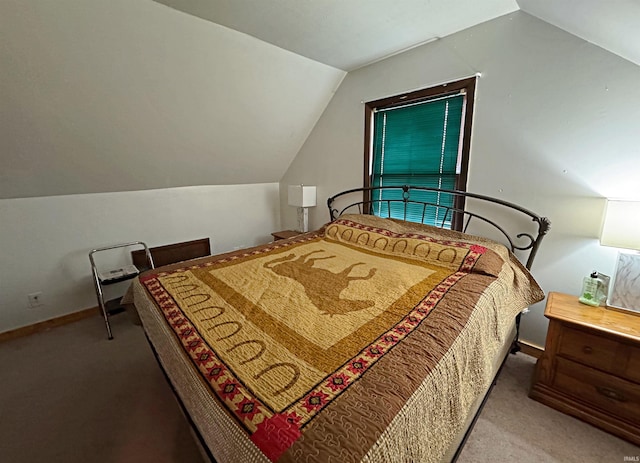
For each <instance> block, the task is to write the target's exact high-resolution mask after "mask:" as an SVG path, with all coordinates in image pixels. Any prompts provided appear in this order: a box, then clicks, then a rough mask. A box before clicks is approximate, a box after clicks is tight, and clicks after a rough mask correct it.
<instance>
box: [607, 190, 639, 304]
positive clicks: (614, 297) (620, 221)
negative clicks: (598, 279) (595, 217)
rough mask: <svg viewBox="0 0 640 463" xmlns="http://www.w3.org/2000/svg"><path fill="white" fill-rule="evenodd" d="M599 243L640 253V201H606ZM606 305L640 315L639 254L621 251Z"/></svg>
mask: <svg viewBox="0 0 640 463" xmlns="http://www.w3.org/2000/svg"><path fill="white" fill-rule="evenodd" d="M600 244H601V245H603V246H611V247H615V248H622V249H631V250H635V251H638V250H640V201H623V200H607V206H606V208H605V215H604V222H603V225H602V232H601V233H600ZM607 305H609V306H611V307H614V308H619V309H626V310H631V311H633V312H637V313H638V314H640V253H637V252H632V253H625V252H618V262H617V264H616V271H615V276H614V281H613V287H612V291H611V294H610V296H609V300H608V301H607Z"/></svg>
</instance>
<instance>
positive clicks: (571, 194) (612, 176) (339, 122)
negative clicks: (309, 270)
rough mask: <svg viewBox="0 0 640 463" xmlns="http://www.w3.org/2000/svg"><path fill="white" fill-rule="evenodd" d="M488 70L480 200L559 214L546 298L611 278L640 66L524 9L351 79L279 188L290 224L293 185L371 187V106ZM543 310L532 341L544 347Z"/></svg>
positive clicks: (629, 192) (548, 245)
mask: <svg viewBox="0 0 640 463" xmlns="http://www.w3.org/2000/svg"><path fill="white" fill-rule="evenodd" d="M477 72H481V73H482V77H481V78H480V79H479V81H478V87H477V94H476V106H475V118H474V125H473V135H472V146H471V160H470V175H469V185H468V189H469V191H473V192H477V193H483V194H488V195H493V196H497V197H500V198H503V199H506V200H508V201H512V202H516V203H520V204H522V205H523V206H525V207H527V208H530V209H532V210H534V211H536V212H538V213H540V214H542V215H547V216H548V217H550V219H551V222H552V228H551V232H550V233H549V235H548V236H547V237H546V238H545V241H544V242H543V245H542V248H541V250H540V252H539V254H538V257H537V260H536V262H535V264H534V267H533V274H534V276H535V277H536V279H537V280H538V281H539V283H540V284H541V286H542V287H543V289H544V290H545V291H547V292H549V291H564V292H568V293H572V294H578V293H579V291H580V285H581V280H582V277H583V276H585V275H587V274H588V273H589V272H590V271H591V270H593V269H597V270H598V271H601V272H603V273H607V274H611V273H612V272H613V268H614V265H615V262H614V261H615V250H613V249H609V248H604V247H600V246H599V244H598V241H597V236H598V233H599V227H600V221H601V218H602V211H603V206H604V199H603V198H604V197H627V198H636V199H640V184H638V181H637V179H638V178H640V162H639V161H638V160H639V159H640V143H639V142H640V139H639V138H638V121H639V120H640V87H639V86H638V85H637V83H638V82H640V68H639V67H638V66H636V65H634V64H632V63H630V62H628V61H625V60H624V59H622V58H620V57H618V56H616V55H614V54H612V53H609V52H607V51H605V50H603V49H601V48H599V47H597V46H595V45H592V44H590V43H587V42H585V41H583V40H581V39H579V38H577V37H575V36H572V35H570V34H568V33H566V32H564V31H562V30H560V29H558V28H556V27H554V26H551V25H549V24H547V23H544V22H543V21H540V20H538V19H536V18H534V17H532V16H529V15H527V14H526V13H523V12H516V13H513V14H510V15H506V16H503V17H501V18H498V19H495V20H493V21H489V22H486V23H483V24H481V25H478V26H476V27H473V28H470V29H467V30H464V31H462V32H459V33H457V34H454V35H452V36H449V37H445V38H443V39H440V40H438V41H437V42H434V43H431V44H427V45H425V46H422V47H420V48H416V49H414V50H411V51H408V52H406V53H403V54H401V55H398V56H395V57H392V58H389V59H387V60H384V61H382V62H379V63H376V64H374V65H371V66H368V67H366V68H363V69H360V70H358V71H355V72H352V73H349V74H348V75H347V77H346V78H345V79H344V81H343V83H342V85H341V86H340V88H339V89H338V91H337V92H336V94H335V96H334V98H333V100H332V101H331V102H330V104H329V105H328V106H327V108H326V110H325V112H324V114H323V115H322V117H321V118H320V120H319V121H318V123H317V124H316V127H315V128H314V130H313V132H312V133H311V135H310V136H309V138H308V139H307V141H306V142H305V144H304V146H303V147H302V149H301V150H300V152H299V153H298V155H297V157H296V158H295V159H294V161H293V162H292V164H291V166H290V167H289V170H288V171H287V173H286V174H285V175H284V177H283V178H282V180H281V182H280V192H281V198H280V205H281V211H282V225H283V227H287V228H289V227H295V224H296V218H295V210H294V208H290V207H288V206H287V204H286V186H287V185H288V184H296V183H305V184H309V185H317V186H318V204H319V206H318V207H315V208H313V209H312V210H311V213H310V222H311V224H310V225H311V226H313V227H317V226H319V225H321V224H323V223H325V222H326V221H327V220H328V218H329V216H328V212H327V209H326V207H325V206H324V201H325V200H326V198H327V197H328V196H330V195H332V194H334V193H336V192H339V191H341V190H344V189H348V188H354V187H358V186H361V185H362V177H363V142H364V140H363V139H364V136H363V126H364V105H363V102H365V101H371V100H375V99H379V98H382V97H385V96H390V95H395V94H398V93H402V92H406V91H409V90H414V89H418V88H424V87H429V86H433V85H436V84H439V83H442V82H447V81H451V80H457V79H460V78H464V77H468V76H471V75H474V74H475V73H477ZM543 310H544V304H543V303H542V304H537V305H535V306H534V307H533V308H532V311H531V313H530V314H529V315H528V316H526V317H524V319H523V320H524V321H523V325H522V337H523V339H525V340H527V341H529V342H532V343H534V344H538V345H543V344H544V340H545V335H546V327H547V321H546V319H545V318H544V316H543Z"/></svg>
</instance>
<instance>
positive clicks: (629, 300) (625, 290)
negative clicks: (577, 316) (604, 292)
mask: <svg viewBox="0 0 640 463" xmlns="http://www.w3.org/2000/svg"><path fill="white" fill-rule="evenodd" d="M607 305H608V306H609V307H613V308H615V309H623V310H628V311H631V312H635V313H636V314H638V315H640V254H637V253H636V254H633V253H623V252H619V253H618V263H617V264H616V273H615V275H614V276H613V284H612V286H611V293H610V295H609V300H608V301H607Z"/></svg>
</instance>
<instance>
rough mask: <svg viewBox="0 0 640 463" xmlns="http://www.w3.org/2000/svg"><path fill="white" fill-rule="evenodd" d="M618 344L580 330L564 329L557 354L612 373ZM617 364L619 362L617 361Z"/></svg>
mask: <svg viewBox="0 0 640 463" xmlns="http://www.w3.org/2000/svg"><path fill="white" fill-rule="evenodd" d="M618 347H620V343H618V342H616V341H613V340H611V339H607V338H603V337H600V336H595V335H593V334H589V333H586V332H584V331H580V330H574V329H572V328H567V327H565V328H564V329H563V331H562V336H561V339H560V345H559V346H558V354H559V355H562V356H563V357H568V358H570V359H572V360H575V361H576V362H580V363H584V364H585V365H589V366H591V367H594V368H598V369H599V370H603V371H607V372H610V373H613V368H614V367H615V366H616V353H617V351H618ZM617 362H618V363H619V362H620V360H618V361H617Z"/></svg>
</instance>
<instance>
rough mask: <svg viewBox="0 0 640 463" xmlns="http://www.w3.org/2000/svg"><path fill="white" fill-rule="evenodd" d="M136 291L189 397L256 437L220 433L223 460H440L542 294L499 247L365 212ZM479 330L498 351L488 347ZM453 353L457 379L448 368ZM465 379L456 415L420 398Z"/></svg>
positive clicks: (237, 431) (154, 278) (142, 282)
mask: <svg viewBox="0 0 640 463" xmlns="http://www.w3.org/2000/svg"><path fill="white" fill-rule="evenodd" d="M138 285H139V287H138V289H137V291H136V293H135V294H136V306H137V307H138V310H139V311H140V312H141V318H142V320H143V323H144V324H145V327H146V326H147V323H145V318H146V319H147V320H148V319H149V315H145V314H144V312H145V310H153V311H154V312H155V314H156V317H155V320H156V321H158V320H159V321H161V322H162V323H163V324H164V328H163V329H164V332H165V333H166V334H167V336H168V337H169V338H170V339H169V340H163V341H159V340H158V341H157V342H169V343H171V346H172V347H171V349H172V350H173V352H174V355H173V357H176V358H177V357H182V360H183V363H184V365H182V367H181V368H188V369H189V371H190V372H191V376H193V377H194V378H197V380H196V382H197V383H198V387H199V391H198V393H197V395H198V396H207V400H206V401H203V403H202V404H200V403H198V401H199V399H198V398H197V397H195V396H194V397H190V398H188V399H187V400H186V402H193V404H192V405H191V406H193V407H200V406H203V405H204V402H206V403H208V405H207V406H209V407H210V406H214V407H217V408H218V409H219V410H217V411H216V413H217V414H218V416H219V417H221V416H224V418H223V419H220V418H217V419H216V418H213V417H209V418H206V419H213V420H216V421H218V423H214V424H212V423H209V425H211V426H213V427H214V428H216V430H217V431H216V433H219V434H220V436H223V435H226V436H230V435H233V436H234V438H233V439H236V440H239V441H242V442H241V443H236V444H234V443H229V442H228V439H227V438H226V437H225V438H224V439H221V438H214V439H213V440H220V441H224V442H223V443H222V444H220V445H221V447H224V449H219V450H218V449H216V448H215V447H216V444H215V443H214V444H213V445H212V446H211V450H212V453H213V455H214V456H215V457H216V459H218V460H219V461H225V460H226V459H227V458H226V456H225V455H227V454H228V455H229V456H230V457H231V458H230V459H229V461H237V460H234V458H235V459H237V458H238V456H239V455H241V454H243V452H244V454H246V457H243V459H245V461H273V462H275V461H282V462H285V461H291V462H293V461H296V462H297V461H323V462H325V461H391V460H393V461H402V460H405V461H411V460H417V459H419V460H421V461H437V457H438V456H441V455H442V454H443V452H444V451H445V450H446V444H447V441H448V440H450V439H451V438H452V435H453V434H455V432H458V431H459V429H460V427H461V426H462V423H463V422H464V421H465V419H466V418H467V412H468V410H467V408H468V407H469V406H470V404H471V402H473V400H474V399H475V396H476V395H477V394H478V393H479V392H480V391H481V389H482V388H483V387H485V386H486V383H487V381H490V380H491V378H490V377H489V376H490V375H489V374H488V372H487V371H486V370H490V368H489V365H490V364H491V362H492V361H493V359H492V358H491V356H492V355H495V352H496V351H497V350H498V348H499V345H500V344H501V343H503V342H504V339H503V337H504V336H505V334H506V331H507V327H508V325H509V323H510V320H511V319H513V317H514V316H515V314H517V313H518V311H520V310H522V309H523V308H525V307H526V306H527V305H529V304H531V303H533V302H536V301H537V300H540V299H541V298H542V297H543V294H542V292H541V290H540V288H539V287H538V286H537V284H536V283H535V281H534V280H533V278H532V277H531V276H530V275H529V274H528V273H527V271H526V270H525V269H524V268H522V266H521V265H520V264H519V263H518V262H517V261H516V260H515V258H513V256H511V255H510V254H509V253H508V251H507V250H506V249H505V248H503V247H501V246H500V245H498V244H496V243H493V242H490V241H488V240H482V239H478V238H471V237H468V236H467V235H462V234H459V233H456V232H450V231H441V230H437V229H432V228H430V227H426V226H422V225H406V224H403V223H399V222H395V221H391V220H385V219H379V218H375V217H371V216H359V215H354V216H343V217H342V218H340V219H338V220H336V221H334V222H332V223H330V224H328V225H327V226H326V227H324V228H323V229H322V230H320V231H318V232H315V233H311V234H306V235H302V236H300V237H298V238H296V239H293V240H288V241H285V242H276V243H272V244H270V245H266V246H261V247H258V248H254V249H251V250H247V251H243V252H238V253H233V254H230V255H223V256H219V257H216V256H214V257H212V258H210V259H209V260H207V261H205V262H201V263H198V264H197V265H190V266H178V267H177V268H175V266H174V268H168V269H166V270H164V269H159V270H158V269H157V270H156V271H154V272H153V273H148V274H146V275H143V276H142V277H140V279H139V283H138ZM141 299H144V301H146V304H145V303H142V302H141ZM485 306H487V307H489V308H490V309H483V307H485ZM141 307H142V309H141ZM474 314H475V315H474ZM478 314H481V315H478ZM476 325H484V326H476ZM465 331H470V332H472V334H470V335H469V336H468V338H469V339H470V340H471V341H472V342H474V343H476V342H482V343H485V344H486V345H485V346H484V347H483V348H478V349H477V353H476V352H474V347H477V346H476V345H469V344H468V342H469V341H468V340H467V341H465V342H466V343H465V342H463V341H464V340H461V338H460V335H461V334H462V333H464V332H465ZM474 331H475V332H474ZM150 338H151V337H150ZM151 341H152V342H154V340H153V339H151ZM483 351H487V352H483ZM450 357H453V358H454V360H455V365H454V366H453V368H454V369H455V370H454V372H453V373H452V372H450V371H444V370H443V371H440V370H441V369H442V368H444V367H443V364H444V363H447V362H445V361H444V360H445V358H450ZM161 361H162V358H161ZM448 362H450V360H448ZM165 363H170V362H167V361H166V360H165ZM185 365H186V366H185ZM164 366H165V368H167V366H168V365H167V364H165V365H164ZM169 366H170V365H169ZM168 374H169V376H170V377H171V374H170V373H168ZM443 382H444V383H448V384H442V383H443ZM465 382H469V383H470V384H471V386H470V387H467V388H466V390H465V388H464V387H462V388H459V387H458V386H459V385H460V384H463V383H465ZM191 387H192V386H187V388H191ZM425 388H426V389H425ZM456 388H458V389H459V390H458V391H457V393H456V394H455V397H452V398H449V397H447V396H446V395H445V398H446V399H445V400H446V402H447V403H448V406H447V408H448V410H446V411H445V412H444V413H441V412H439V413H429V408H430V407H427V409H426V410H425V408H424V406H423V404H422V403H421V402H420V400H427V401H431V402H434V403H437V402H439V401H441V400H442V397H440V396H439V394H452V392H451V391H452V390H455V389H456ZM177 389H179V388H177ZM436 396H437V398H436ZM421 398H422V399H421ZM183 400H184V398H183ZM201 414H202V413H201ZM204 415H205V416H206V412H205V413H204ZM412 417H413V418H412ZM418 420H422V421H425V422H427V423H429V424H428V427H430V428H431V429H430V430H428V431H426V430H424V425H423V424H420V425H417V426H413V425H412V423H411V422H412V421H418ZM196 425H198V422H197V421H196ZM204 427H206V426H204ZM425 432H426V434H425ZM412 433H413V434H414V436H413V437H411V438H402V437H401V436H402V435H403V434H404V435H411V434H412ZM416 436H417V437H416ZM204 437H205V439H206V436H204ZM425 440H426V443H419V442H418V441H425ZM414 441H415V442H418V443H417V444H415V445H414V444H411V442H414ZM410 444H411V445H412V448H408V446H409V445H410ZM416 446H417V447H416ZM238 447H241V449H238ZM234 448H235V450H234ZM239 452H240V453H239ZM429 459H432V460H429Z"/></svg>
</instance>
